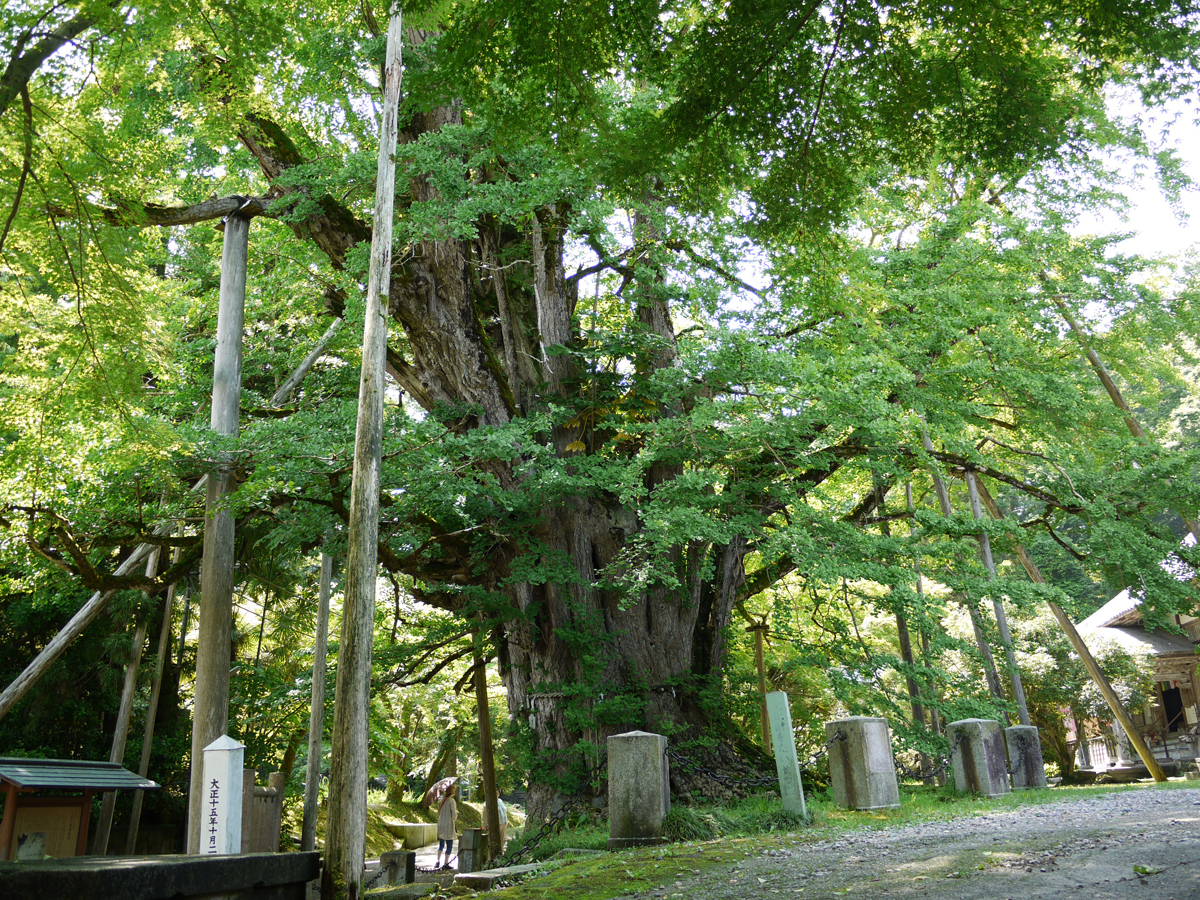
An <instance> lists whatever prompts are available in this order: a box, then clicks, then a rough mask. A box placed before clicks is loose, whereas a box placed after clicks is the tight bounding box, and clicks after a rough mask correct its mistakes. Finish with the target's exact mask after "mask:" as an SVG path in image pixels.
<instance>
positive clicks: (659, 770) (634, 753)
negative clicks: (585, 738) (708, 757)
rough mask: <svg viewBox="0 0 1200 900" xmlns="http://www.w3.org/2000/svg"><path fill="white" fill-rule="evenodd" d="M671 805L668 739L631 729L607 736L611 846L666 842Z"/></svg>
mask: <svg viewBox="0 0 1200 900" xmlns="http://www.w3.org/2000/svg"><path fill="white" fill-rule="evenodd" d="M670 808H671V783H670V779H669V769H668V762H667V739H666V738H665V737H664V736H663V735H661V734H651V733H649V732H645V731H629V732H626V733H625V734H614V735H612V736H611V737H610V738H609V739H608V849H609V850H619V849H621V848H623V847H644V846H648V845H652V844H661V843H663V836H662V824H663V819H664V818H665V817H666V815H667V812H668V810H670Z"/></svg>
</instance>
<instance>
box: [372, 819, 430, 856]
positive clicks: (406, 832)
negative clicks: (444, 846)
mask: <svg viewBox="0 0 1200 900" xmlns="http://www.w3.org/2000/svg"><path fill="white" fill-rule="evenodd" d="M384 827H385V828H387V830H388V832H389V833H390V834H392V835H394V836H395V837H398V838H399V839H400V840H402V841H403V842H404V849H405V850H420V849H421V848H422V847H424V846H426V845H427V844H432V843H433V842H434V841H436V840H437V823H436V822H387V823H385V825H384Z"/></svg>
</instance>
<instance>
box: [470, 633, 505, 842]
mask: <svg viewBox="0 0 1200 900" xmlns="http://www.w3.org/2000/svg"><path fill="white" fill-rule="evenodd" d="M474 639H475V714H476V718H477V719H478V721H479V768H480V769H481V770H482V774H483V802H484V815H485V816H486V819H485V822H486V824H487V829H488V849H489V850H490V851H491V858H492V859H499V858H500V853H501V852H502V851H501V845H500V806H499V804H498V803H497V802H496V801H497V799H498V798H497V796H496V756H495V752H494V750H493V748H492V711H491V709H490V707H489V706H488V693H487V665H486V663H485V662H484V660H483V649H482V647H481V646H480V645H481V643H482V639H483V636H482V634H481V633H480V632H478V631H476V632H475V635H474Z"/></svg>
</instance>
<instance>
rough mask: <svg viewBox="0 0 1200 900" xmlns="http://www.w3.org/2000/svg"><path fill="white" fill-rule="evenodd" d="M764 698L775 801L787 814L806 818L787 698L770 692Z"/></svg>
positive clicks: (780, 693) (778, 693) (802, 785)
mask: <svg viewBox="0 0 1200 900" xmlns="http://www.w3.org/2000/svg"><path fill="white" fill-rule="evenodd" d="M765 696H766V701H765V702H766V707H767V718H768V719H769V720H770V725H771V744H772V745H773V746H774V748H775V772H776V774H777V775H778V776H779V799H780V800H782V801H783V808H784V809H785V810H787V811H788V812H790V813H795V814H796V815H800V816H807V815H808V809H807V808H806V807H805V805H804V784H803V783H802V782H801V780H800V762H799V760H798V759H797V758H796V736H795V734H793V733H792V710H791V707H790V706H788V695H787V694H786V693H785V692H783V691H772V692H771V693H769V694H767V695H765Z"/></svg>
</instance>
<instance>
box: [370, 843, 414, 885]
mask: <svg viewBox="0 0 1200 900" xmlns="http://www.w3.org/2000/svg"><path fill="white" fill-rule="evenodd" d="M379 865H380V866H382V867H383V868H385V869H387V870H388V873H387V875H385V876H384V877H385V878H386V879H387V883H388V884H389V885H392V884H412V883H413V882H414V881H416V880H417V853H416V851H415V850H389V851H388V852H387V853H381V854H379Z"/></svg>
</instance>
